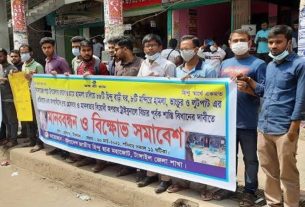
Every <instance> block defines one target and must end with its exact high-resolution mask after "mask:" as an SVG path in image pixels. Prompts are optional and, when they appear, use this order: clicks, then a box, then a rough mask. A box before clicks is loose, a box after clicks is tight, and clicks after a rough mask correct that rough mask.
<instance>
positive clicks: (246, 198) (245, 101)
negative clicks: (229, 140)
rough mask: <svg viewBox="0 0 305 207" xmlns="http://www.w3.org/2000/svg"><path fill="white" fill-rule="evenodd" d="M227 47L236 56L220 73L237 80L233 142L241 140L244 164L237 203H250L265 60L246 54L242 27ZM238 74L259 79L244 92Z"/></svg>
mask: <svg viewBox="0 0 305 207" xmlns="http://www.w3.org/2000/svg"><path fill="white" fill-rule="evenodd" d="M229 44H230V47H231V49H232V51H233V53H234V54H235V57H233V58H230V59H227V60H225V61H224V62H223V63H222V65H221V70H220V71H221V75H220V76H221V77H230V78H232V79H233V80H236V82H237V86H238V89H239V90H238V93H237V123H236V127H237V131H236V142H237V143H236V146H237V154H238V146H239V144H240V147H241V150H242V153H243V156H244V159H243V160H244V164H245V175H244V176H245V188H244V191H243V195H242V197H241V200H240V206H253V205H254V204H255V199H256V195H255V193H256V190H257V188H258V179H257V173H258V159H257V121H258V110H259V106H260V98H259V96H261V95H262V94H263V92H264V87H263V86H264V84H265V74H266V63H265V62H264V61H262V60H260V59H258V58H256V57H254V56H252V55H250V54H249V49H250V47H251V36H250V35H249V33H248V32H247V31H245V30H241V29H238V30H235V31H233V32H232V33H231V35H230V39H229ZM240 74H243V75H244V76H247V77H249V78H251V79H253V80H254V81H256V82H258V83H259V84H257V86H256V87H255V88H249V90H252V93H251V94H248V93H246V92H244V90H243V89H244V88H248V87H249V86H248V85H247V84H245V83H244V82H240V81H239V76H240ZM231 194H232V193H231V192H229V191H226V190H221V191H220V192H218V193H216V194H215V195H214V197H215V198H216V199H218V200H220V199H224V198H228V197H229V196H230V195H231Z"/></svg>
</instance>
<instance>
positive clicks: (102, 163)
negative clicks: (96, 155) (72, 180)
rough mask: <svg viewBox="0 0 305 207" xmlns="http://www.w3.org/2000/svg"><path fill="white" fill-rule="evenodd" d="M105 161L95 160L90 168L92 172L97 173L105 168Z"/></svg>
mask: <svg viewBox="0 0 305 207" xmlns="http://www.w3.org/2000/svg"><path fill="white" fill-rule="evenodd" d="M106 165H107V162H106V161H103V160H96V164H95V166H94V167H93V168H92V172H94V173H98V172H101V171H102V170H104V169H105V168H106Z"/></svg>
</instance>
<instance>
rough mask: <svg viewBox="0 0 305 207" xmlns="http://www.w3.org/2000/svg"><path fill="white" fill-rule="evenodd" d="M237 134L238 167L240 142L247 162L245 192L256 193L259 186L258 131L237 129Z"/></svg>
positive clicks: (245, 162)
mask: <svg viewBox="0 0 305 207" xmlns="http://www.w3.org/2000/svg"><path fill="white" fill-rule="evenodd" d="M236 135H237V136H236V142H237V143H236V150H237V152H236V163H237V165H236V167H237V166H238V161H237V160H238V158H237V155H238V144H240V146H241V150H242V153H243V156H244V157H243V160H244V164H245V175H244V176H245V189H244V192H246V193H251V194H254V193H255V192H256V190H257V188H258V180H257V173H258V158H257V131H256V129H237V134H236Z"/></svg>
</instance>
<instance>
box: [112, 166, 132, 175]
mask: <svg viewBox="0 0 305 207" xmlns="http://www.w3.org/2000/svg"><path fill="white" fill-rule="evenodd" d="M136 172H137V169H136V168H133V167H127V166H124V167H122V168H121V169H120V171H119V172H118V173H117V174H116V176H117V177H121V176H125V175H130V174H133V173H136Z"/></svg>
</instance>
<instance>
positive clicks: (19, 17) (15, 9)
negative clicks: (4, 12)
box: [11, 0, 27, 32]
mask: <svg viewBox="0 0 305 207" xmlns="http://www.w3.org/2000/svg"><path fill="white" fill-rule="evenodd" d="M25 3H26V0H13V1H12V4H11V6H12V22H13V29H14V32H26V29H27V28H26V19H25Z"/></svg>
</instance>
